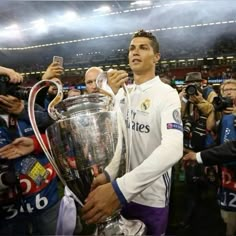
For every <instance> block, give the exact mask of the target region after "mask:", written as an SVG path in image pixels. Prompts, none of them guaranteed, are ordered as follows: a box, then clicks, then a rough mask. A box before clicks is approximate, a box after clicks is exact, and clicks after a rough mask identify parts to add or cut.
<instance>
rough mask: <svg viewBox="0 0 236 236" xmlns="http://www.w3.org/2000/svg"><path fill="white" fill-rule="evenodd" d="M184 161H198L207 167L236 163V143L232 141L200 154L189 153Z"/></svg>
mask: <svg viewBox="0 0 236 236" xmlns="http://www.w3.org/2000/svg"><path fill="white" fill-rule="evenodd" d="M183 160H184V161H197V162H198V163H200V164H203V165H206V166H207V165H209V166H210V165H216V164H218V165H221V164H225V163H229V162H233V161H236V141H230V142H227V143H224V144H222V145H219V146H215V147H213V148H209V149H206V150H204V151H201V152H198V153H195V152H189V153H187V154H186V155H184V157H183Z"/></svg>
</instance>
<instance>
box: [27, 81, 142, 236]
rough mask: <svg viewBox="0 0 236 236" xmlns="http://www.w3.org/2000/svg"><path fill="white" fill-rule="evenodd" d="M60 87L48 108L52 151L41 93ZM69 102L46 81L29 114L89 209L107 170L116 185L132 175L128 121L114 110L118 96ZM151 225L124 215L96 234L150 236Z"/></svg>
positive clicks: (58, 169)
mask: <svg viewBox="0 0 236 236" xmlns="http://www.w3.org/2000/svg"><path fill="white" fill-rule="evenodd" d="M50 85H56V86H57V88H58V92H57V96H56V97H55V98H54V100H53V101H52V102H51V103H50V105H49V107H48V113H49V115H50V116H51V117H52V118H53V119H54V120H55V123H54V124H52V125H51V126H49V127H48V128H47V129H46V136H47V141H48V144H49V150H47V148H46V146H45V144H44V142H43V141H42V139H41V135H40V133H39V130H38V127H37V125H36V121H35V114H34V104H35V98H36V96H37V93H38V92H39V91H40V90H41V89H42V88H44V87H48V86H50ZM62 99H63V91H62V86H61V85H59V84H57V83H55V82H53V81H46V80H45V81H44V80H42V81H40V82H38V83H37V84H35V85H34V86H33V87H32V89H31V92H30V96H29V101H28V111H29V117H30V121H31V124H32V127H33V130H34V132H35V135H36V137H37V139H38V141H39V143H40V145H41V147H42V149H43V150H44V152H45V154H46V155H47V157H48V159H49V161H50V162H51V164H52V165H53V167H54V169H55V170H56V172H57V175H58V177H59V178H60V180H61V181H62V183H63V184H64V185H65V186H67V187H68V188H69V189H70V191H71V192H72V193H73V195H74V198H75V199H76V200H77V202H78V203H79V204H80V205H81V206H83V203H84V201H85V199H86V197H87V196H88V194H89V192H90V190H91V185H92V183H93V180H94V178H95V177H96V176H97V175H99V174H101V173H103V171H104V170H105V171H106V172H107V173H109V175H110V177H111V180H114V179H115V178H116V177H119V176H122V175H124V174H125V172H126V171H127V170H128V155H127V153H128V148H127V142H126V141H127V138H126V135H125V122H124V120H123V117H122V115H121V114H120V113H119V112H116V111H114V110H113V103H112V102H113V101H112V97H109V96H105V95H102V94H87V95H80V96H76V97H71V98H67V99H64V100H62ZM144 233H145V225H144V224H143V223H142V222H141V221H139V220H126V219H124V218H123V217H122V216H121V215H120V214H119V211H118V212H116V213H115V214H114V215H113V216H111V217H109V218H107V219H106V220H104V221H103V222H102V223H99V224H97V230H96V235H107V236H108V235H109V236H110V235H144Z"/></svg>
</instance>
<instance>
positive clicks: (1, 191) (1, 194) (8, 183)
mask: <svg viewBox="0 0 236 236" xmlns="http://www.w3.org/2000/svg"><path fill="white" fill-rule="evenodd" d="M20 195H21V190H20V183H19V179H18V177H17V175H16V174H15V168H14V167H13V164H12V163H11V161H10V160H0V207H1V206H5V205H7V204H12V203H16V202H17V200H18V199H19V196H20ZM0 215H1V209H0Z"/></svg>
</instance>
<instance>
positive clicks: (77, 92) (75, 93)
mask: <svg viewBox="0 0 236 236" xmlns="http://www.w3.org/2000/svg"><path fill="white" fill-rule="evenodd" d="M79 95H81V91H80V90H79V89H70V90H69V91H68V94H67V97H68V98H69V97H74V96H79Z"/></svg>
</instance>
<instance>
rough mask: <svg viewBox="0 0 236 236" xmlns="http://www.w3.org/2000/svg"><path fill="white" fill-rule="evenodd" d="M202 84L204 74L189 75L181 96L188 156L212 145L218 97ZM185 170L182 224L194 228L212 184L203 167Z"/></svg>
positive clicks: (190, 164)
mask: <svg viewBox="0 0 236 236" xmlns="http://www.w3.org/2000/svg"><path fill="white" fill-rule="evenodd" d="M202 81H203V80H202V76H201V73H200V72H190V73H188V74H187V75H186V79H185V83H186V87H185V88H183V90H182V91H181V92H180V93H179V97H180V99H181V115H182V120H183V128H184V152H185V153H188V152H189V151H201V150H204V149H205V148H206V146H207V145H208V143H209V142H208V141H209V139H208V137H209V135H208V132H207V128H206V121H207V117H208V115H209V114H210V113H211V112H212V110H213V105H212V101H213V98H214V97H216V96H217V94H216V93H215V91H214V90H213V89H212V88H211V87H203V86H202ZM184 170H185V184H186V185H185V187H186V192H185V196H186V201H185V202H186V209H187V210H186V212H185V215H184V217H183V222H182V223H181V224H183V225H184V226H189V225H190V226H191V219H192V216H193V214H194V213H195V212H196V211H197V210H198V206H199V204H201V201H202V196H203V195H204V193H205V191H206V188H207V185H208V182H207V178H206V175H205V173H204V167H203V166H202V165H196V164H195V163H188V164H186V165H184Z"/></svg>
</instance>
